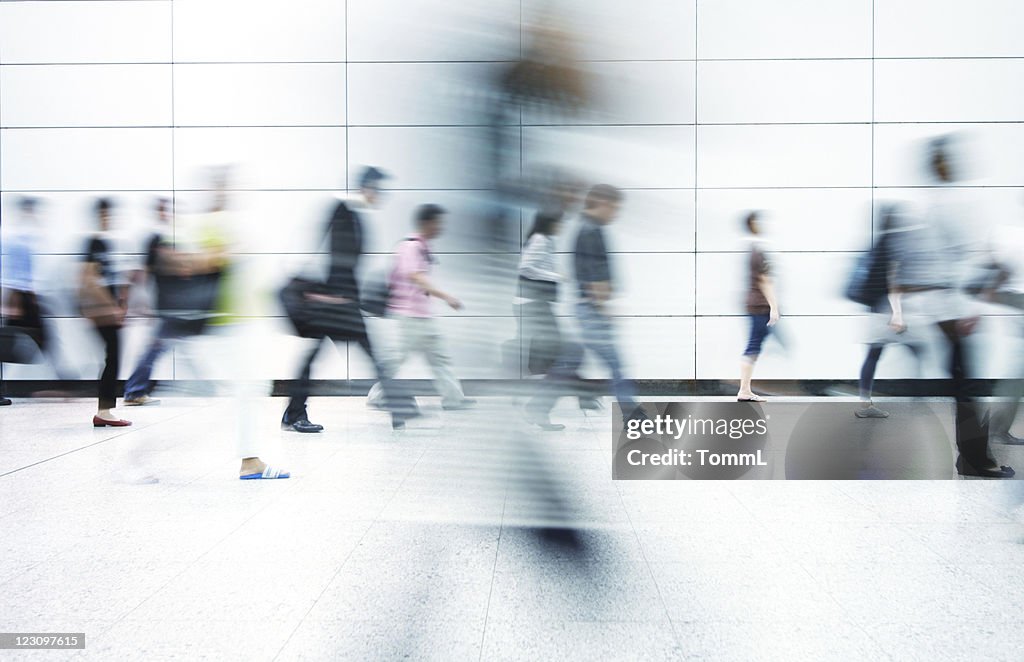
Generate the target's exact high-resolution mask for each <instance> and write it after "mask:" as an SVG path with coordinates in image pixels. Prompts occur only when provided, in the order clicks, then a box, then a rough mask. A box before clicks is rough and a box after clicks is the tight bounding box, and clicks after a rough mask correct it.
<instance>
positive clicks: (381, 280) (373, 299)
mask: <svg viewBox="0 0 1024 662" xmlns="http://www.w3.org/2000/svg"><path fill="white" fill-rule="evenodd" d="M402 241H420V240H419V238H418V237H406V238H405V239H403V240H402ZM421 250H422V251H423V254H424V257H425V258H426V260H427V262H433V261H434V258H433V256H432V255H431V254H430V251H429V250H428V249H427V248H426V246H425V245H424V246H423V247H421ZM394 272H395V264H394V259H392V260H391V264H390V265H389V266H387V267H386V268H382V269H376V270H374V271H373V272H371V273H370V274H368V275H367V276H366V278H365V279H364V280H363V284H362V287H360V291H359V307H360V309H362V311H363V312H364V313H366V314H367V315H369V316H370V317H384V315H385V314H387V311H388V303H389V302H390V301H391V291H392V289H393V288H394Z"/></svg>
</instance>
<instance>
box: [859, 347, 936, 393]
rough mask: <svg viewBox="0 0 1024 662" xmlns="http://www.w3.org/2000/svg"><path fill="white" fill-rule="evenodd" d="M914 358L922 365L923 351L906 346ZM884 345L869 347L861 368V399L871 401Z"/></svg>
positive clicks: (919, 348)
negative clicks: (876, 371)
mask: <svg viewBox="0 0 1024 662" xmlns="http://www.w3.org/2000/svg"><path fill="white" fill-rule="evenodd" d="M906 348H907V349H909V350H910V351H911V352H912V353H913V354H914V358H915V359H917V361H918V362H919V363H920V361H921V356H922V352H923V349H922V348H921V347H920V346H918V345H906ZM884 349H885V344H884V343H875V344H872V345H869V346H868V353H867V355H866V356H865V357H864V363H863V365H861V367H860V399H861V400H870V399H871V394H872V392H874V389H875V370H876V369H877V368H878V360H879V359H880V358H882V350H884Z"/></svg>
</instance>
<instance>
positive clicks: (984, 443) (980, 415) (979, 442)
mask: <svg viewBox="0 0 1024 662" xmlns="http://www.w3.org/2000/svg"><path fill="white" fill-rule="evenodd" d="M939 329H940V330H941V331H942V335H943V336H944V337H945V338H946V342H947V343H948V344H949V376H950V379H951V380H952V385H953V396H954V398H955V399H956V422H955V426H956V448H957V450H958V451H959V452H960V455H961V456H962V457H963V458H964V459H965V460H967V461H968V462H969V463H971V464H972V465H974V466H976V467H983V466H988V465H990V464H992V463H993V460H992V454H991V453H990V452H989V447H988V437H989V423H988V412H987V411H985V410H984V408H983V407H982V406H981V404H980V403H978V402H976V401H975V399H974V398H973V397H972V396H971V393H970V390H969V384H968V381H967V372H968V367H969V357H968V354H967V346H966V343H965V342H964V338H963V336H962V335H961V334H960V332H959V330H958V329H957V325H956V320H947V321H944V322H940V323H939Z"/></svg>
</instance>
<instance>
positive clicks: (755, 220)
mask: <svg viewBox="0 0 1024 662" xmlns="http://www.w3.org/2000/svg"><path fill="white" fill-rule="evenodd" d="M743 227H745V228H746V229H747V232H749V233H750V234H752V235H759V234H761V212H758V211H748V212H747V213H746V214H744V215H743Z"/></svg>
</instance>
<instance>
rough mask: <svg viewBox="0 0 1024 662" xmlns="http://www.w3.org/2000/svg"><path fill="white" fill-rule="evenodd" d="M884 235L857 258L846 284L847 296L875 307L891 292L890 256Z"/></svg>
mask: <svg viewBox="0 0 1024 662" xmlns="http://www.w3.org/2000/svg"><path fill="white" fill-rule="evenodd" d="M885 239H886V235H883V236H882V237H881V238H879V240H878V241H877V242H875V245H874V246H872V247H871V250H869V251H868V252H867V253H864V254H863V255H861V256H860V257H859V258H857V263H856V264H855V265H854V267H853V273H852V274H850V279H849V281H848V282H847V285H846V298H847V299H849V300H850V301H854V302H856V303H859V304H861V305H862V306H867V307H869V308H874V307H875V306H877V305H878V304H879V303H881V302H882V300H884V299H885V297H886V296H887V295H888V294H889V286H888V280H889V258H888V250H887V249H886V246H885V245H884V242H885Z"/></svg>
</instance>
